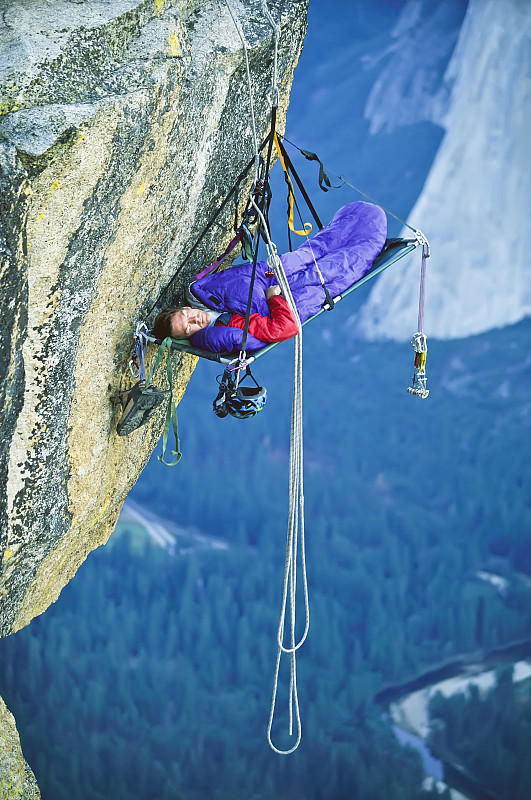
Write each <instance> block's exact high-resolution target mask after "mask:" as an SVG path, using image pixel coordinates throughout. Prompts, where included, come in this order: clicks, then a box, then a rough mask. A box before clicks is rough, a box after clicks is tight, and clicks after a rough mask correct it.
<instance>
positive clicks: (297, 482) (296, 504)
mask: <svg viewBox="0 0 531 800" xmlns="http://www.w3.org/2000/svg"><path fill="white" fill-rule="evenodd" d="M251 203H252V205H253V206H254V208H255V210H256V212H257V213H258V214H259V216H260V219H261V222H262V226H263V230H264V235H265V238H266V247H267V251H268V253H269V255H268V258H267V264H268V266H269V268H270V269H272V270H273V272H274V273H275V277H276V280H277V283H278V285H279V286H280V290H281V292H282V294H283V295H284V297H285V299H286V302H287V303H288V305H289V307H290V309H291V311H292V313H293V316H294V317H295V320H296V321H297V327H298V332H297V335H296V337H295V358H294V360H295V365H294V372H293V401H292V408H291V435H290V455H289V505H288V531H287V540H286V561H285V567H284V586H283V592H282V604H281V610H280V619H279V624H278V632H277V645H278V650H277V660H276V665H275V672H274V678H273V695H272V698H271V709H270V713H269V723H268V726H267V741H268V743H269V746H270V747H271V749H272V750H273V751H274V752H275V753H278V754H279V755H289V754H290V753H293V751H294V750H296V749H297V747H298V746H299V744H300V741H301V736H302V726H301V718H300V709H299V698H298V692H297V658H296V653H297V650H298V649H299V648H300V647H301V645H302V644H303V643H304V641H305V640H306V637H307V636H308V631H309V629H310V604H309V599H308V578H307V571H306V545H305V537H304V446H303V428H302V325H301V321H300V317H299V312H298V311H297V307H296V305H295V300H294V299H293V295H292V293H291V288H290V285H289V282H288V279H287V277H286V273H285V271H284V267H283V265H282V261H281V260H280V258H279V256H278V255H277V252H276V247H275V245H274V243H273V242H272V241H271V236H270V235H269V230H268V228H267V223H266V220H265V218H264V216H263V214H262V212H261V211H260V208H259V207H258V205H257V204H256V202H255V201H254V199H253V198H252V197H251ZM299 537H300V562H301V571H302V584H303V595H304V612H305V624H304V630H303V632H302V635H301V637H300V639H299V641H298V642H296V641H295V627H296V625H295V623H296V590H297V558H298V555H299ZM288 597H289V616H290V620H289V625H290V644H289V646H287V647H286V645H285V644H284V634H285V628H286V614H287V607H288ZM282 653H286V654H287V655H289V656H290V686H289V701H288V712H289V735H290V736H293V735H294V734H293V722H294V717H295V723H296V740H295V743H294V744H293V746H292V747H291V748H289V749H288V750H281V749H280V748H278V747H276V745H275V744H273V740H272V735H271V730H272V727H273V720H274V716H275V708H276V701H277V691H278V679H279V672H280V662H281V658H282Z"/></svg>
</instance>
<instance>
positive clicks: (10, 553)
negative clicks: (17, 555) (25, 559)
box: [4, 550, 13, 561]
mask: <svg viewBox="0 0 531 800" xmlns="http://www.w3.org/2000/svg"><path fill="white" fill-rule="evenodd" d="M12 555H13V551H12V550H6V551H5V553H4V560H5V561H7V559H8V558H11V556H12Z"/></svg>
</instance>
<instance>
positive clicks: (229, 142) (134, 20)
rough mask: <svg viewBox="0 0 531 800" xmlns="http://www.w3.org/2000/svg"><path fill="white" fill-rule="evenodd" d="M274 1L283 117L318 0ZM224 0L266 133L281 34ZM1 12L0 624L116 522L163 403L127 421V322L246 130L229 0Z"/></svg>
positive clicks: (189, 367) (242, 160) (23, 611)
mask: <svg viewBox="0 0 531 800" xmlns="http://www.w3.org/2000/svg"><path fill="white" fill-rule="evenodd" d="M268 6H269V9H270V11H271V14H272V16H273V18H274V19H275V21H277V22H281V25H282V33H281V38H280V45H279V55H278V77H279V86H280V110H279V115H280V122H281V124H282V121H283V117H284V113H285V109H286V107H287V102H288V95H289V89H290V85H291V79H292V73H293V70H294V68H295V65H296V62H297V60H298V56H299V54H300V51H301V48H302V42H303V38H304V33H305V28H306V10H307V0H283V2H280V0H273V1H272V0H270V2H269V3H268ZM232 7H233V8H234V10H235V12H236V13H237V15H238V17H239V19H240V20H242V23H243V29H244V33H245V37H246V39H247V43H248V45H249V61H250V67H251V73H252V83H253V92H254V101H255V112H256V124H257V129H258V136H259V137H260V138H262V137H263V136H264V135H265V133H266V132H267V130H268V124H269V106H268V104H267V102H266V100H265V93H266V90H267V88H268V87H269V86H270V85H271V82H272V56H273V39H272V32H271V28H270V26H269V25H268V23H267V20H266V19H265V17H264V14H263V13H262V10H261V4H260V2H258V0H245V2H236V0H232ZM0 12H1V14H2V23H3V27H2V31H1V34H0V36H1V43H2V56H1V59H2V60H1V63H0V79H1V92H2V94H1V97H0V171H1V175H0V184H1V185H0V189H1V201H0V214H1V217H0V218H1V226H2V227H1V236H0V258H1V262H0V272H1V276H2V282H1V292H2V339H3V347H2V351H1V353H0V373H1V382H2V384H1V397H0V408H1V414H2V436H1V442H0V471H1V476H2V479H1V484H0V489H1V491H0V506H1V509H0V520H1V521H0V525H1V529H0V563H1V571H0V631H1V633H2V634H3V635H6V634H8V633H10V632H12V631H15V630H17V629H19V628H20V627H22V626H23V625H26V624H27V623H28V622H29V621H30V620H31V619H32V618H33V617H34V616H35V615H37V614H40V613H41V612H42V611H44V610H45V609H46V608H47V606H48V605H49V604H50V603H52V602H54V601H55V600H56V599H57V597H58V595H59V593H60V591H61V589H62V587H63V586H64V585H65V584H66V583H67V581H68V580H69V579H70V578H71V577H72V576H73V575H74V574H75V572H76V570H77V569H78V567H79V565H80V564H81V563H82V561H83V560H84V559H85V558H86V556H87V555H88V553H89V552H90V551H91V550H92V549H94V548H95V547H97V546H98V545H100V544H103V543H104V542H105V541H106V540H107V538H108V536H109V535H110V533H111V531H112V530H113V527H114V524H115V522H116V519H117V517H118V514H119V512H120V508H121V506H122V503H123V500H124V498H125V497H126V495H127V493H128V491H129V489H130V488H131V486H132V485H133V484H134V483H135V481H136V479H137V477H138V475H139V473H140V471H141V470H142V468H143V467H144V465H145V464H146V462H147V459H148V457H149V455H150V454H151V452H152V450H153V448H154V446H155V444H156V442H157V439H158V437H159V435H160V426H161V415H162V413H163V412H162V410H161V412H160V414H159V416H158V417H155V419H154V420H153V422H152V424H149V425H147V426H145V427H143V428H141V429H140V430H138V431H137V432H135V433H133V434H131V435H130V436H127V437H118V436H117V435H116V422H117V419H118V418H119V413H120V411H119V408H118V409H116V410H115V409H113V407H112V406H111V403H110V401H109V397H110V395H111V394H112V393H113V392H115V391H116V390H117V389H119V388H126V387H128V386H129V385H131V384H132V382H133V381H132V379H131V378H130V376H129V373H128V369H127V364H128V360H129V358H130V352H131V344H132V333H133V332H134V327H135V323H136V322H137V321H138V320H141V319H144V315H145V314H146V313H147V312H148V311H149V310H150V309H151V307H152V306H153V304H154V303H155V302H156V300H157V298H158V296H159V292H160V290H161V288H162V287H163V286H165V285H166V283H167V282H168V281H169V280H170V279H171V277H172V276H173V274H174V273H175V271H176V270H178V269H179V265H180V263H181V261H182V260H183V258H184V256H185V255H186V253H187V252H188V250H189V249H190V247H191V245H192V244H193V242H194V241H195V239H196V238H197V236H198V235H199V233H200V232H201V230H202V229H203V227H204V226H205V224H206V223H207V221H208V220H209V218H210V217H211V215H212V213H213V211H214V210H215V209H216V206H217V204H218V203H219V201H220V199H221V198H223V197H224V195H225V194H226V193H227V191H228V190H229V189H230V188H231V186H232V184H233V182H234V179H235V177H236V176H237V175H238V173H239V172H240V171H241V170H242V168H243V166H244V165H245V164H246V163H247V162H248V161H249V159H250V158H251V157H252V154H253V145H252V137H251V124H250V112H249V101H248V92H247V82H246V73H245V63H244V58H243V50H242V46H241V42H240V39H239V37H238V34H237V31H236V29H235V27H234V24H233V21H232V19H231V17H230V15H229V12H228V9H227V6H226V3H225V2H223V1H222V0H189V1H188V2H185V0H143V1H142V2H140V0H114V2H113V3H107V2H100V1H99V0H9V2H6V1H2V0H0ZM242 191H243V187H242ZM233 214H234V207H233V206H232V207H231V208H230V209H229V211H228V213H227V216H226V217H225V218H224V219H221V220H220V221H221V222H222V223H223V225H224V226H226V233H227V234H229V233H230V226H231V223H232V218H233ZM229 238H230V237H229ZM222 239H225V240H226V234H225V232H224V230H223V229H219V228H218V229H217V230H215V232H214V235H213V236H212V237H211V238H210V240H208V239H206V240H205V242H204V245H203V246H202V248H201V249H200V251H199V252H198V253H197V254H196V256H195V258H194V259H191V260H190V262H189V263H188V264H187V266H186V273H184V272H183V274H182V276H180V278H182V280H184V279H185V277H187V276H189V275H191V274H193V273H194V271H197V269H198V268H199V267H200V266H203V265H204V263H205V260H206V259H213V258H214V256H215V255H216V253H217V252H219V249H220V244H221V241H222ZM178 283H179V281H178V282H177V284H178ZM175 367H176V369H177V375H178V378H177V383H178V386H177V395H178V396H179V397H180V396H181V395H182V393H183V392H184V390H185V387H186V385H187V382H188V380H189V378H190V375H191V373H192V371H193V368H194V361H193V359H192V358H190V357H175ZM163 382H164V377H163V375H160V376H159V379H158V381H157V383H158V384H159V385H162V384H163ZM161 469H163V467H161ZM175 469H176V470H177V469H186V462H185V461H184V462H181V465H179V466H178V467H176V468H175ZM176 477H177V476H176Z"/></svg>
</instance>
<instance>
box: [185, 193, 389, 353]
mask: <svg viewBox="0 0 531 800" xmlns="http://www.w3.org/2000/svg"><path fill="white" fill-rule="evenodd" d="M386 236H387V219H386V216H385V213H384V212H383V211H382V209H381V208H380V207H379V206H375V205H373V204H372V203H363V202H358V203H350V204H349V205H346V206H343V208H340V209H339V211H337V212H336V214H334V216H333V218H332V220H331V221H330V222H329V224H328V225H327V226H326V227H325V228H323V230H322V231H319V232H318V233H317V234H316V235H315V236H314V237H313V238H312V239H310V240H309V241H307V240H306V241H304V242H303V244H301V246H300V247H298V248H297V250H295V251H294V252H292V253H285V254H284V255H282V256H281V260H282V264H283V266H284V270H285V272H286V276H287V279H288V281H289V284H290V287H291V291H292V294H293V298H294V300H295V303H296V306H297V309H298V312H299V316H300V319H301V322H304V321H305V320H307V319H308V317H311V316H313V314H316V313H317V312H318V311H319V309H320V308H321V307H322V305H323V303H324V302H325V293H324V290H323V287H322V286H321V282H320V280H319V275H318V272H317V269H316V267H315V263H314V258H315V261H316V262H317V264H318V265H319V269H320V270H321V273H322V275H323V278H324V281H325V283H326V286H327V289H328V291H329V292H330V294H331V295H332V297H335V296H336V295H338V294H341V292H343V291H345V290H346V289H348V288H349V287H350V286H352V285H353V284H354V283H356V281H358V280H359V279H360V278H362V277H363V276H364V275H365V273H366V272H368V271H369V269H370V268H371V265H372V262H373V261H374V259H375V258H376V256H377V255H378V254H379V253H380V251H381V250H382V248H383V246H384V244H385V239H386ZM266 269H267V263H266V262H265V261H262V262H259V263H258V264H257V268H256V277H255V285H254V290H253V297H252V303H251V314H254V313H258V314H261V315H262V316H267V315H268V314H269V308H268V305H267V301H266V297H265V290H266V289H267V287H268V286H271V285H272V284H274V283H275V282H276V280H275V278H267V277H266V275H265V271H266ZM251 272H252V264H249V263H246V264H242V265H239V266H235V267H231V268H230V269H228V270H227V271H225V272H218V273H214V274H211V275H205V276H204V277H203V278H200V279H199V280H198V281H195V282H194V283H193V284H192V286H191V289H192V292H193V294H194V295H195V296H196V297H197V298H198V300H200V301H201V302H202V303H204V304H205V305H206V306H208V307H209V308H212V309H216V310H223V311H232V312H233V313H236V314H243V315H245V311H246V308H247V299H248V294H249V282H250V277H251ZM242 333H243V332H242V331H241V330H239V329H238V328H229V327H224V326H214V327H211V328H203V329H202V330H200V331H198V332H197V333H194V335H193V336H192V337H191V339H190V344H192V345H193V346H194V347H198V348H200V349H202V350H211V351H213V352H221V351H224V350H227V351H228V352H232V351H233V350H239V349H240V345H241V342H242ZM261 347H264V343H263V342H260V341H259V340H258V339H255V338H254V337H253V336H248V338H247V347H246V349H247V350H248V351H252V350H258V349H260V348H261Z"/></svg>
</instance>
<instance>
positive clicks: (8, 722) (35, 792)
mask: <svg viewBox="0 0 531 800" xmlns="http://www.w3.org/2000/svg"><path fill="white" fill-rule="evenodd" d="M40 796H41V793H40V791H39V787H38V786H37V782H36V780H35V776H34V774H33V772H32V771H31V769H30V768H29V767H28V765H27V764H26V762H25V761H24V756H23V755H22V750H21V748H20V739H19V736H18V732H17V729H16V726H15V720H14V718H13V715H12V714H10V713H9V711H8V709H7V708H6V704H5V703H4V701H3V700H2V698H1V697H0V797H1V798H2V800H4V798H5V800H8V798H9V799H10V798H17V800H38V798H40Z"/></svg>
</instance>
